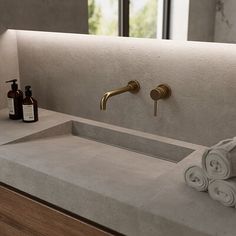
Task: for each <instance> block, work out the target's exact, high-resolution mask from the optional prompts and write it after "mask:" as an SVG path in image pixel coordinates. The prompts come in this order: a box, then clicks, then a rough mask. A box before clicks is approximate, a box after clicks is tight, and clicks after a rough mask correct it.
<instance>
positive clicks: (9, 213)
mask: <svg viewBox="0 0 236 236" xmlns="http://www.w3.org/2000/svg"><path fill="white" fill-rule="evenodd" d="M0 235H1V236H111V235H116V234H115V233H114V234H113V233H111V232H106V231H105V230H102V229H99V228H97V227H95V226H93V225H91V224H88V223H85V222H83V221H81V220H79V219H76V218H74V217H71V216H69V215H67V214H64V213H62V212H60V211H58V210H55V209H53V208H51V207H48V206H46V205H44V204H41V203H39V202H37V201H35V200H32V199H30V198H28V197H25V196H23V195H21V194H19V193H17V192H15V191H13V190H10V189H8V188H6V187H3V186H1V185H0Z"/></svg>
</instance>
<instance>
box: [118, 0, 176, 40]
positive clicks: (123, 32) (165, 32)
mask: <svg viewBox="0 0 236 236" xmlns="http://www.w3.org/2000/svg"><path fill="white" fill-rule="evenodd" d="M159 1H160V0H159ZM161 1H162V4H160V5H161V6H162V9H161V11H162V17H161V21H162V22H161V29H162V30H161V31H162V32H161V38H162V39H170V9H171V0H161ZM118 4H119V7H118V17H119V19H118V31H119V32H118V35H119V36H122V37H129V36H130V35H129V28H130V27H129V20H130V19H129V16H130V14H129V13H130V0H119V3H118ZM159 25H160V24H159Z"/></svg>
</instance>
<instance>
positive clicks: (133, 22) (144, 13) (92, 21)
mask: <svg viewBox="0 0 236 236" xmlns="http://www.w3.org/2000/svg"><path fill="white" fill-rule="evenodd" d="M169 7H170V0H88V9H89V33H90V34H94V35H113V36H118V35H120V36H130V37H137V38H156V37H157V35H158V34H159V35H160V31H163V32H165V34H164V33H162V32H161V35H162V36H163V37H162V38H168V37H167V35H166V33H168V30H166V28H167V27H168V24H166V23H168V22H166V20H167V19H168V18H169V17H166V15H167V14H169V11H168V9H169ZM159 14H162V15H163V17H161V18H160V17H158V15H159ZM160 19H163V27H165V29H164V28H163V27H160V24H158V20H160ZM159 23H160V22H159ZM164 23H165V24H164ZM158 31H159V32H158Z"/></svg>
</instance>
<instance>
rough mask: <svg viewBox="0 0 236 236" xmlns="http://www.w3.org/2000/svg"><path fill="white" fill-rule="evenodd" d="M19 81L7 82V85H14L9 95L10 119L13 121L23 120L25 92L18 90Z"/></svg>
mask: <svg viewBox="0 0 236 236" xmlns="http://www.w3.org/2000/svg"><path fill="white" fill-rule="evenodd" d="M16 82H17V79H13V80H9V81H6V83H12V85H11V90H10V91H9V92H8V93H7V98H8V108H9V118H10V119H12V120H19V119H22V116H23V111H22V101H23V92H22V91H21V90H19V89H18V84H17V83H16Z"/></svg>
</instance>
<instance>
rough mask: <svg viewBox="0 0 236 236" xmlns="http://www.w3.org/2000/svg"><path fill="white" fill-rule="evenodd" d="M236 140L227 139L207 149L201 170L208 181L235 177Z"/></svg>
mask: <svg viewBox="0 0 236 236" xmlns="http://www.w3.org/2000/svg"><path fill="white" fill-rule="evenodd" d="M235 147H236V139H235V138H233V139H227V140H223V141H221V142H219V143H218V144H216V145H215V146H213V147H211V148H209V149H207V150H206V151H205V153H204V154H203V157H202V168H203V170H204V171H205V172H206V175H207V177H208V178H209V179H228V178H231V177H234V176H236V149H235Z"/></svg>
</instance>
